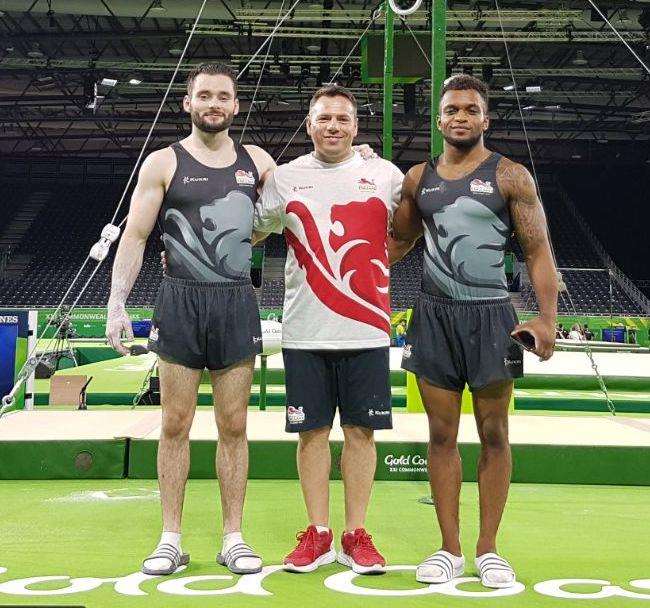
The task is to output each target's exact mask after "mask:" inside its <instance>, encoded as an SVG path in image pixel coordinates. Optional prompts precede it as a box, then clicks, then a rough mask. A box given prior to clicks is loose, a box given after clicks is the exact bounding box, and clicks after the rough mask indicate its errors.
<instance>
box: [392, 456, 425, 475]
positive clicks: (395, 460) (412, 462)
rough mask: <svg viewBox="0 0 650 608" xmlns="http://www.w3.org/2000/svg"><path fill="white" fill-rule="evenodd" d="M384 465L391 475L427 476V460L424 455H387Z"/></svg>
mask: <svg viewBox="0 0 650 608" xmlns="http://www.w3.org/2000/svg"><path fill="white" fill-rule="evenodd" d="M384 465H385V466H386V470H387V471H388V472H389V473H424V474H425V475H427V458H426V457H425V456H423V455H422V454H401V455H399V456H396V455H393V454H387V455H386V456H385V458H384Z"/></svg>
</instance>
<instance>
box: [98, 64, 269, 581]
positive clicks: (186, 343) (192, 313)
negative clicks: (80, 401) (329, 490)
mask: <svg viewBox="0 0 650 608" xmlns="http://www.w3.org/2000/svg"><path fill="white" fill-rule="evenodd" d="M183 106H184V109H185V111H186V112H187V113H188V114H190V116H191V119H192V133H191V134H190V136H189V137H186V138H185V139H183V140H182V141H180V142H178V143H175V144H173V145H171V146H169V147H166V148H163V149H161V150H158V151H156V152H153V153H152V154H150V155H149V156H148V157H147V159H146V160H145V161H144V163H143V165H142V168H141V170H140V175H139V177H138V184H137V186H136V188H135V190H134V192H133V197H132V200H131V208H130V210H129V217H128V222H127V225H126V229H125V232H124V236H123V237H122V239H121V241H120V246H119V248H118V250H117V255H116V257H115V264H114V266H113V279H112V285H111V295H110V299H109V303H108V322H107V328H106V335H107V337H108V340H109V342H110V344H111V345H112V346H113V347H114V348H115V349H116V350H118V351H119V352H121V353H123V354H126V349H125V347H124V346H123V345H122V344H121V342H120V337H121V335H126V336H127V337H130V338H132V331H131V323H130V320H129V317H128V315H127V313H126V309H125V304H126V299H127V297H128V295H129V293H130V291H131V289H132V287H133V284H134V283H135V280H136V278H137V276H138V273H139V272H140V268H141V266H142V256H143V252H144V247H145V244H146V241H147V238H148V237H149V234H150V233H151V231H152V229H153V226H154V224H155V223H156V219H157V218H158V217H159V218H160V223H161V225H162V230H163V242H164V244H165V253H166V257H167V269H166V270H167V272H166V275H165V277H164V279H163V282H162V284H161V286H160V290H159V292H158V297H157V300H156V307H155V311H154V316H153V324H152V328H151V334H150V336H149V349H150V350H152V351H154V352H156V353H158V355H159V373H160V389H161V401H162V429H161V434H160V442H159V444H158V480H159V485H160V499H161V503H162V518H163V532H162V536H161V538H160V542H159V543H158V546H157V547H156V549H155V551H154V552H153V553H152V554H151V555H150V556H149V557H148V558H147V559H145V560H144V563H143V566H142V571H143V572H144V573H145V574H151V575H161V574H171V573H172V572H174V571H175V570H176V569H177V568H178V567H179V566H180V565H183V564H186V563H188V561H189V555H188V554H186V553H183V551H182V549H181V533H180V532H181V513H182V509H183V497H184V493H185V483H186V481H187V475H188V471H189V452H190V450H189V432H190V427H191V426H192V420H193V418H194V412H195V409H196V399H197V390H198V387H199V382H200V380H201V374H202V373H203V370H204V369H205V368H207V369H208V370H209V372H210V376H211V380H212V386H213V396H214V405H215V407H214V413H215V418H216V422H217V429H218V433H219V442H218V447H217V458H216V468H217V477H218V478H219V486H220V490H221V507H222V520H223V544H222V545H221V551H220V553H219V555H218V556H217V561H218V562H219V563H221V564H223V565H225V566H227V567H228V568H229V569H230V570H231V571H232V572H235V573H237V574H249V573H254V572H259V571H260V570H261V568H262V560H261V558H260V557H259V556H258V555H256V554H255V553H254V552H253V550H252V549H251V548H250V546H249V545H247V544H246V543H245V542H244V540H243V538H242V534H241V522H242V511H243V506H244V495H245V492H246V479H247V476H248V445H247V441H246V412H247V407H248V398H249V395H250V387H251V382H252V378H253V364H254V361H255V354H256V353H259V352H261V347H262V337H261V329H260V317H259V310H258V307H257V300H256V298H255V294H254V292H253V288H252V285H251V280H250V258H251V236H252V235H251V232H252V228H253V210H254V203H255V201H256V200H257V195H258V189H259V187H260V186H261V183H262V182H263V180H264V178H265V176H266V175H267V174H268V173H269V172H270V171H272V170H273V169H274V168H275V163H274V162H273V160H272V159H271V157H270V156H269V155H268V154H267V153H266V152H264V151H263V150H261V149H260V148H258V147H257V146H242V145H239V144H236V143H235V142H233V140H232V139H231V138H230V137H229V135H228V127H229V126H230V124H231V123H232V120H233V117H234V116H235V115H236V114H237V113H238V111H239V102H238V100H237V87H236V78H235V75H234V74H233V72H232V71H231V70H230V69H228V68H227V67H225V66H220V65H210V64H204V65H201V66H198V68H196V69H195V70H193V71H192V72H191V73H190V76H189V78H188V91H187V95H186V96H185V99H184V101H183Z"/></svg>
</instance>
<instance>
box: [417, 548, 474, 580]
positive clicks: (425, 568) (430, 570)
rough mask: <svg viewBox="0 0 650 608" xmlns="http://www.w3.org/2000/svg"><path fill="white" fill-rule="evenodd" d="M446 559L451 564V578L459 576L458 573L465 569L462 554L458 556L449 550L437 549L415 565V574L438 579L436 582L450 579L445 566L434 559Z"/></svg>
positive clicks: (444, 560) (443, 560)
mask: <svg viewBox="0 0 650 608" xmlns="http://www.w3.org/2000/svg"><path fill="white" fill-rule="evenodd" d="M436 557H438V559H436ZM445 558H446V559H445ZM447 560H448V561H449V562H451V566H452V577H451V578H455V577H456V576H459V575H460V573H462V572H463V570H464V569H465V557H464V556H463V555H461V556H460V557H459V556H458V555H454V554H453V553H449V551H443V550H442V549H441V550H439V551H436V552H435V553H434V554H433V555H430V556H429V557H428V558H427V559H426V560H424V562H422V563H421V564H420V565H419V566H418V567H417V569H416V576H417V577H422V578H424V577H426V578H427V579H440V581H436V582H441V583H442V582H446V581H448V580H451V579H450V578H449V573H448V572H447V570H446V568H444V567H443V566H441V565H437V564H436V561H438V562H440V561H442V562H444V563H446V561H447ZM443 579H444V580H443ZM418 580H419V578H418Z"/></svg>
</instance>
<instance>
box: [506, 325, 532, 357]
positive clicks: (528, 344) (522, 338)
mask: <svg viewBox="0 0 650 608" xmlns="http://www.w3.org/2000/svg"><path fill="white" fill-rule="evenodd" d="M510 339H511V340H512V341H513V342H515V343H516V344H519V346H522V347H523V348H524V349H526V350H527V351H529V352H531V353H532V352H535V336H533V334H531V333H530V332H529V331H525V330H524V331H519V332H517V333H516V334H515V335H512V334H510Z"/></svg>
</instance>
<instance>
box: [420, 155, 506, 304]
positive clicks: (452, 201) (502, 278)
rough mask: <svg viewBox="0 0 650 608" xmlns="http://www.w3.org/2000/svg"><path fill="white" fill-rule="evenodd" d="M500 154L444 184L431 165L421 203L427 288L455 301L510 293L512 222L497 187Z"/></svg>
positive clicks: (423, 182)
mask: <svg viewBox="0 0 650 608" xmlns="http://www.w3.org/2000/svg"><path fill="white" fill-rule="evenodd" d="M500 159H501V155H500V154H497V153H495V152H493V153H492V154H491V155H490V156H489V157H488V158H487V159H486V160H485V161H484V162H483V163H481V164H480V165H479V166H478V167H477V168H476V169H475V170H474V171H473V172H472V173H471V174H469V175H466V176H465V177H462V178H460V179H455V180H445V179H442V178H441V177H440V176H439V175H438V171H437V169H436V165H437V161H438V159H434V160H432V161H429V163H428V164H427V166H426V167H425V169H424V172H423V173H422V179H421V180H420V184H419V186H418V190H417V193H416V203H417V206H418V209H419V210H420V213H421V215H422V224H423V229H424V238H425V242H426V247H425V249H424V264H423V272H422V290H423V291H424V292H425V293H428V294H431V295H435V296H442V297H446V298H453V299H456V300H481V299H490V298H503V297H506V296H507V295H508V286H507V283H506V275H505V268H504V256H505V248H506V240H507V238H508V236H509V235H510V231H511V228H510V226H511V221H510V210H509V207H508V203H507V202H506V201H505V200H504V199H503V197H502V196H501V193H500V192H499V188H498V186H497V175H496V172H497V165H498V163H499V160H500Z"/></svg>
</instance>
